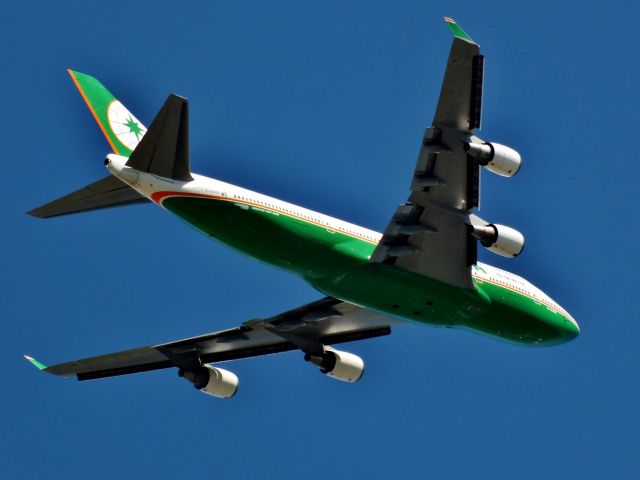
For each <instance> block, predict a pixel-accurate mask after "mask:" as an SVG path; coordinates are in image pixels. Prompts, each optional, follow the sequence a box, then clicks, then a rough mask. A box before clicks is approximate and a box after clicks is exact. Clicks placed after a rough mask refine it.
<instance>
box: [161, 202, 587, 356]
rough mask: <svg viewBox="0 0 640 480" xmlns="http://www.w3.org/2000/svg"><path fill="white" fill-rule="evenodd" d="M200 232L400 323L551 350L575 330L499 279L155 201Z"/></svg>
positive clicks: (289, 218) (249, 214) (294, 228)
mask: <svg viewBox="0 0 640 480" xmlns="http://www.w3.org/2000/svg"><path fill="white" fill-rule="evenodd" d="M157 200H159V201H160V202H161V204H162V206H163V207H165V208H166V209H167V210H169V211H171V212H173V213H175V214H176V215H178V216H179V217H181V218H182V219H184V220H185V221H187V222H188V223H190V224H191V225H193V226H195V227H196V228H197V229H198V230H200V231H202V232H203V233H205V234H206V235H208V236H210V237H212V238H215V239H216V240H219V241H220V242H223V243H225V244H226V245H229V246H230V247H233V248H235V249H237V250H239V251H241V252H243V253H245V254H247V255H250V256H251V257H253V258H255V259H258V260H260V261H263V262H266V263H268V264H271V265H274V266H277V267H279V268H281V269H284V270H287V271H289V272H292V273H295V274H296V275H299V276H301V277H303V278H304V279H305V280H306V281H307V282H309V283H310V284H311V285H312V286H314V287H315V288H316V289H318V290H320V291H321V292H323V293H325V294H326V295H330V296H332V297H335V298H338V299H340V300H343V301H347V302H351V303H354V304H356V305H359V306H362V307H366V308H370V309H374V310H377V311H379V312H382V313H385V314H388V315H391V316H393V317H396V318H400V319H402V320H405V321H411V322H416V323H424V324H429V325H433V326H440V327H452V328H463V329H468V330H473V331H476V332H480V333H483V334H486V335H489V336H492V337H495V338H498V339H502V340H506V341H510V342H516V343H520V344H527V345H555V344H559V343H563V342H566V341H568V340H571V339H573V338H575V337H576V336H577V334H578V332H579V330H578V328H577V326H576V325H575V323H574V322H572V321H570V320H569V319H568V318H567V317H566V316H565V315H564V314H563V313H561V312H559V311H557V310H556V309H554V308H550V306H549V305H546V304H544V303H541V302H540V301H538V300H537V299H534V298H532V297H531V296H528V295H526V294H523V293H521V292H518V291H517V290H515V289H513V288H507V286H505V285H501V284H500V282H492V281H488V280H487V279H486V278H485V279H482V278H481V277H474V284H475V288H474V289H472V290H469V289H462V288H456V287H452V286H450V285H447V284H444V283H441V282H439V281H436V280H433V279H430V278H427V277H424V276H422V275H418V274H415V273H412V272H408V271H406V270H402V269H400V268H397V267H395V266H392V265H385V264H378V263H371V262H369V258H370V256H371V254H372V253H373V251H374V249H375V246H376V244H375V241H372V240H366V239H362V238H357V236H351V235H349V234H348V233H342V232H339V231H336V230H335V229H332V228H329V227H330V226H328V225H322V224H318V223H316V222H313V221H311V219H305V218H301V217H300V216H299V215H290V214H287V213H286V212H284V211H282V210H279V209H272V208H269V207H268V206H264V205H257V204H254V203H252V202H248V201H245V200H242V199H240V198H228V197H226V198H225V197H215V196H204V195H200V196H196V195H194V196H192V195H188V194H187V195H184V194H182V195H179V196H172V195H171V193H170V192H166V195H164V194H161V195H160V196H158V197H157Z"/></svg>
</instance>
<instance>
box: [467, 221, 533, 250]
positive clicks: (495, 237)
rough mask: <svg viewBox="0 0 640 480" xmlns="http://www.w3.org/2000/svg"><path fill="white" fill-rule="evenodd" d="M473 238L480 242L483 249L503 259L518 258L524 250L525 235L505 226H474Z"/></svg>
mask: <svg viewBox="0 0 640 480" xmlns="http://www.w3.org/2000/svg"><path fill="white" fill-rule="evenodd" d="M473 236H474V237H476V238H477V239H478V240H480V243H481V244H482V246H483V247H486V248H487V249H489V250H491V251H492V252H493V253H497V254H498V255H502V256H503V257H509V258H512V257H517V256H518V255H520V254H521V253H522V251H523V250H524V235H522V234H521V233H520V232H519V231H517V230H516V229H514V228H511V227H505V226H504V225H495V224H489V225H486V226H484V227H479V226H474V227H473Z"/></svg>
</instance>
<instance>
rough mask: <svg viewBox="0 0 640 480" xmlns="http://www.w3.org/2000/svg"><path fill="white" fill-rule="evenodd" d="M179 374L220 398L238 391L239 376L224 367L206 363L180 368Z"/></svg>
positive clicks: (202, 389) (195, 385)
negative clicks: (200, 365) (197, 366)
mask: <svg viewBox="0 0 640 480" xmlns="http://www.w3.org/2000/svg"><path fill="white" fill-rule="evenodd" d="M178 375H179V376H181V377H182V378H184V379H186V380H188V381H189V382H191V383H193V386H194V387H196V388H197V389H198V390H200V391H201V392H203V393H206V394H207V395H212V396H214V397H218V398H231V397H233V396H234V395H235V394H236V392H237V391H238V384H239V383H240V382H239V381H238V377H237V376H236V374H235V373H233V372H230V371H229V370H223V369H222V368H216V367H212V366H210V365H204V366H202V367H199V368H196V369H193V370H191V369H190V370H185V369H183V368H181V369H180V370H178Z"/></svg>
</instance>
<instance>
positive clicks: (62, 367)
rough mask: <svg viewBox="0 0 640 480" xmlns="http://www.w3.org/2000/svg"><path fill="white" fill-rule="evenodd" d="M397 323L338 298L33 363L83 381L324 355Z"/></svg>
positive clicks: (54, 372) (381, 333)
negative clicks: (207, 329)
mask: <svg viewBox="0 0 640 480" xmlns="http://www.w3.org/2000/svg"><path fill="white" fill-rule="evenodd" d="M395 322H396V321H395V320H393V319H391V318H390V317H387V316H385V315H382V314H379V313H376V312H373V311H371V310H368V309H365V308H360V307H357V306H355V305H352V304H350V303H347V302H341V301H339V300H336V299H333V298H329V297H328V298H324V299H322V300H318V301H316V302H313V303H310V304H307V305H304V306H302V307H299V308H296V309H293V310H289V311H287V312H284V313H281V314H279V315H276V316H274V317H271V318H268V319H262V320H251V321H248V322H245V323H244V324H242V325H241V326H239V327H237V328H232V329H229V330H221V331H219V332H214V333H209V334H206V335H201V336H198V337H192V338H187V339H184V340H178V341H175V342H169V343H162V344H159V345H153V346H148V347H142V348H136V349H133V350H125V351H122V352H117V353H110V354H107V355H101V356H98V357H91V358H85V359H82V360H76V361H73V362H68V363H62V364H59V365H54V366H51V367H46V366H45V365H43V364H41V363H40V362H37V361H36V360H34V359H32V358H31V357H27V359H28V360H29V361H31V362H32V363H34V362H35V363H34V365H36V366H37V367H38V368H40V369H41V370H44V371H46V372H48V373H52V374H55V375H61V376H64V377H70V376H74V375H75V376H77V378H78V380H92V379H96V378H103V377H112V376H116V375H126V374H129V373H138V372H146V371H150V370H158V369H162V368H171V367H178V368H193V367H197V366H200V365H202V364H206V363H213V362H223V361H228V360H236V359H240V358H248V357H256V356H260V355H268V354H272V353H279V352H286V351H290V350H297V349H300V350H302V351H304V352H305V353H307V354H309V355H316V354H321V353H322V351H323V348H324V345H333V344H337V343H344V342H351V341H354V340H362V339H365V338H372V337H378V336H381V335H388V334H389V333H391V324H392V323H395Z"/></svg>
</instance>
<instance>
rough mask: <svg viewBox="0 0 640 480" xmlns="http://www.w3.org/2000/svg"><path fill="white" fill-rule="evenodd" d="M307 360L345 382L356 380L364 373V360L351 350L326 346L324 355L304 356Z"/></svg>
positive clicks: (323, 371)
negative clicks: (346, 350) (343, 350)
mask: <svg viewBox="0 0 640 480" xmlns="http://www.w3.org/2000/svg"><path fill="white" fill-rule="evenodd" d="M304 359H305V361H307V362H311V363H313V364H314V365H317V366H318V367H320V371H321V372H322V373H324V374H326V375H329V376H330V377H333V378H335V379H337V380H342V381H343V382H356V381H358V380H359V379H360V377H362V374H363V373H364V360H362V359H361V358H360V357H358V356H357V355H354V354H353V353H349V352H342V351H340V350H336V349H334V348H331V347H324V353H323V354H322V355H309V354H308V353H307V354H305V356H304Z"/></svg>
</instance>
